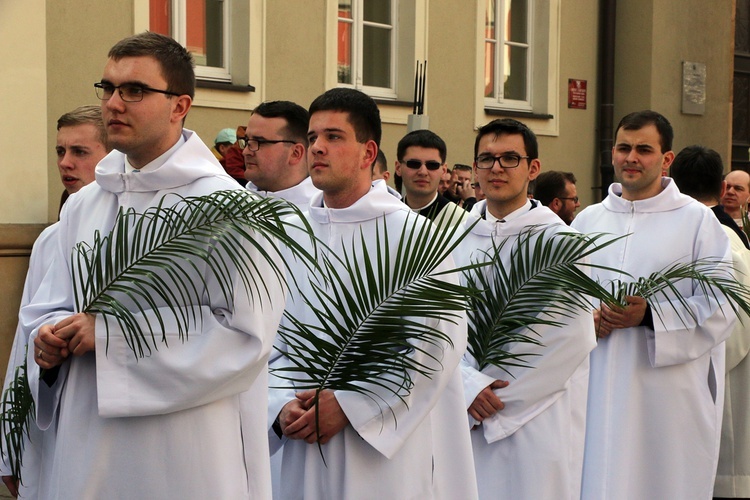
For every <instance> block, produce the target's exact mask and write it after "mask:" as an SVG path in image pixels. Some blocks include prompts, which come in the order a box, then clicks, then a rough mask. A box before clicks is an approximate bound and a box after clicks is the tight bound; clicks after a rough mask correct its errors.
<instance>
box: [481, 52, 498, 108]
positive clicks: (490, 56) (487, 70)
mask: <svg viewBox="0 0 750 500" xmlns="http://www.w3.org/2000/svg"><path fill="white" fill-rule="evenodd" d="M495 47H496V44H495V43H494V42H485V43H484V97H495Z"/></svg>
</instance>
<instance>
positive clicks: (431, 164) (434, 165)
mask: <svg viewBox="0 0 750 500" xmlns="http://www.w3.org/2000/svg"><path fill="white" fill-rule="evenodd" d="M404 163H406V166H407V167H409V168H413V169H414V170H418V169H420V168H422V165H424V166H425V167H427V170H437V169H439V168H440V167H442V166H443V164H442V163H440V162H439V161H435V160H427V161H425V162H422V160H406V161H405V162H404Z"/></svg>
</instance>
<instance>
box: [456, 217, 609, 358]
mask: <svg viewBox="0 0 750 500" xmlns="http://www.w3.org/2000/svg"><path fill="white" fill-rule="evenodd" d="M604 236H605V235H603V234H594V235H584V234H579V233H575V232H559V228H558V227H557V226H534V227H530V228H528V229H526V230H524V231H523V232H521V233H520V234H519V235H518V236H517V237H515V238H513V237H508V238H506V239H505V240H503V241H501V242H499V243H497V244H495V243H493V248H492V249H491V250H490V251H489V252H485V254H484V255H483V256H481V257H480V259H479V260H480V261H488V262H489V263H490V265H489V267H487V268H485V269H479V270H473V271H468V272H464V276H465V279H466V281H467V283H468V285H469V286H470V287H472V288H478V289H482V290H484V292H483V293H482V294H481V295H479V296H477V297H475V298H473V299H472V307H471V309H470V312H469V347H468V350H469V352H470V353H471V355H472V356H473V357H474V358H475V360H476V361H477V364H478V369H479V370H482V369H484V368H486V367H487V366H489V365H494V366H497V367H498V368H501V369H504V367H507V366H524V365H525V363H524V361H523V358H524V355H523V354H522V353H518V352H513V351H511V350H509V349H508V345H509V344H510V343H532V344H537V345H539V344H540V340H539V338H538V337H536V336H532V335H529V333H528V332H530V333H531V334H536V332H535V330H534V327H535V326H540V325H549V326H555V327H559V326H562V325H563V324H564V323H563V322H562V321H561V319H562V318H571V317H573V316H575V315H577V314H579V313H580V311H582V310H591V309H593V305H592V304H591V302H590V300H591V299H594V298H596V299H599V300H604V301H610V300H613V299H614V297H613V296H612V295H611V294H610V293H609V292H608V291H607V290H606V289H605V288H604V287H602V286H601V285H600V284H598V283H597V282H596V281H595V280H593V279H592V278H590V277H589V276H588V275H587V274H586V273H585V272H584V271H583V270H582V267H584V266H587V265H588V264H587V263H586V259H587V258H588V256H589V255H591V254H592V253H593V252H595V251H599V250H600V249H603V248H605V247H606V246H608V245H610V244H612V243H613V242H614V241H615V240H616V239H615V238H612V239H609V240H603V238H604ZM527 331H528V332H527Z"/></svg>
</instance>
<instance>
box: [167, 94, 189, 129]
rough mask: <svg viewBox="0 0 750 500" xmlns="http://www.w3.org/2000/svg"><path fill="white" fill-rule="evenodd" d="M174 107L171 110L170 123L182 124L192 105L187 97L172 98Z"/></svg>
mask: <svg viewBox="0 0 750 500" xmlns="http://www.w3.org/2000/svg"><path fill="white" fill-rule="evenodd" d="M172 99H174V107H173V108H172V122H180V123H181V122H183V121H184V120H185V117H186V116H187V114H188V111H190V106H192V105H193V100H192V99H191V98H190V96H189V95H180V96H174V97H173V98H172Z"/></svg>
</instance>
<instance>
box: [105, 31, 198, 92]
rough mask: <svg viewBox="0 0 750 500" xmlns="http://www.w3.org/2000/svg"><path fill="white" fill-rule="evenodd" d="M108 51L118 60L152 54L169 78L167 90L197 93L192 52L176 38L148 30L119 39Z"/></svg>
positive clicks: (111, 56)
mask: <svg viewBox="0 0 750 500" xmlns="http://www.w3.org/2000/svg"><path fill="white" fill-rule="evenodd" d="M107 55H108V56H109V58H110V59H113V60H115V61H119V60H120V59H123V58H125V57H153V58H154V59H156V61H157V62H158V63H159V65H160V66H161V72H162V76H163V77H164V79H165V80H166V81H167V88H166V90H168V91H170V92H174V93H175V94H179V95H189V96H190V98H191V99H192V98H193V97H195V71H194V70H193V56H191V55H190V52H188V51H187V50H185V47H183V46H182V45H180V44H179V43H177V42H176V41H175V40H174V39H173V38H170V37H168V36H164V35H160V34H159V33H152V32H150V31H145V32H143V33H139V34H137V35H133V36H130V37H128V38H125V39H123V40H120V41H119V42H117V43H116V44H115V46H114V47H112V48H111V49H110V50H109V54H107Z"/></svg>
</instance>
